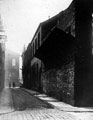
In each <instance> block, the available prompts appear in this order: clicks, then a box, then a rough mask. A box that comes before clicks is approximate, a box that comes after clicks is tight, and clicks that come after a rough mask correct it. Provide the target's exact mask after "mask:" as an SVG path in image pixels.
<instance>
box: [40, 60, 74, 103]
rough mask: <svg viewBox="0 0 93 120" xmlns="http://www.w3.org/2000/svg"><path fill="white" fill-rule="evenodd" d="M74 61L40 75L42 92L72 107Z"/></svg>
mask: <svg viewBox="0 0 93 120" xmlns="http://www.w3.org/2000/svg"><path fill="white" fill-rule="evenodd" d="M74 64H75V63H74V60H72V61H69V62H68V63H67V64H64V65H63V66H62V67H61V68H60V69H51V70H48V71H47V72H43V73H42V77H41V79H42V83H43V92H44V93H46V94H48V95H49V96H52V97H55V98H57V99H59V100H62V101H64V102H66V103H69V104H72V105H74Z"/></svg>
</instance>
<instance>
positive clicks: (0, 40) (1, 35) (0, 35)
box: [0, 15, 6, 89]
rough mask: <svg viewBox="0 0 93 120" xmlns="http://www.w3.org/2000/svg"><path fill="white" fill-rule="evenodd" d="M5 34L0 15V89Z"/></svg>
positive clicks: (3, 63) (2, 83) (3, 72)
mask: <svg viewBox="0 0 93 120" xmlns="http://www.w3.org/2000/svg"><path fill="white" fill-rule="evenodd" d="M5 41H6V35H5V31H4V28H3V25H2V20H1V15H0V89H1V88H3V87H4V74H5Z"/></svg>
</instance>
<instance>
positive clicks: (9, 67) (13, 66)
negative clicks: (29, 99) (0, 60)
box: [5, 50, 20, 87]
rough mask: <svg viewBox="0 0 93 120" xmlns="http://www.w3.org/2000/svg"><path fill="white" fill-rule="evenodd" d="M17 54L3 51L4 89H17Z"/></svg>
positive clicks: (18, 84)
mask: <svg viewBox="0 0 93 120" xmlns="http://www.w3.org/2000/svg"><path fill="white" fill-rule="evenodd" d="M19 86H20V81H19V54H18V53H15V52H13V51H11V50H6V51H5V87H19Z"/></svg>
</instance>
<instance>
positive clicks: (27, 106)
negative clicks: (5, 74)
mask: <svg viewBox="0 0 93 120" xmlns="http://www.w3.org/2000/svg"><path fill="white" fill-rule="evenodd" d="M0 95H1V96H2V97H1V98H2V100H1V105H2V108H3V106H4V111H6V110H9V109H11V111H9V112H5V113H1V114H0V120H80V119H77V116H75V115H73V114H72V115H71V114H70V113H67V112H63V111H61V110H58V109H55V108H53V107H51V105H50V104H48V103H47V102H44V101H43V100H40V99H39V98H37V97H35V96H33V95H31V94H29V93H28V92H26V91H23V90H21V89H5V90H4V91H2V92H1V93H0ZM12 108H13V111H12Z"/></svg>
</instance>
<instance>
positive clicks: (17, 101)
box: [11, 89, 53, 110]
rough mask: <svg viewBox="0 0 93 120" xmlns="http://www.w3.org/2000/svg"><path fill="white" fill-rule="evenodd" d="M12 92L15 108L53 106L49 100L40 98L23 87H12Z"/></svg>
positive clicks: (44, 107)
mask: <svg viewBox="0 0 93 120" xmlns="http://www.w3.org/2000/svg"><path fill="white" fill-rule="evenodd" d="M11 92H12V97H13V105H14V109H15V110H25V109H46V108H47V109H49V108H53V107H52V106H51V105H50V104H48V103H47V102H45V101H43V100H40V99H38V98H36V97H34V96H33V95H31V94H29V93H27V92H25V91H23V90H21V89H11Z"/></svg>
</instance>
